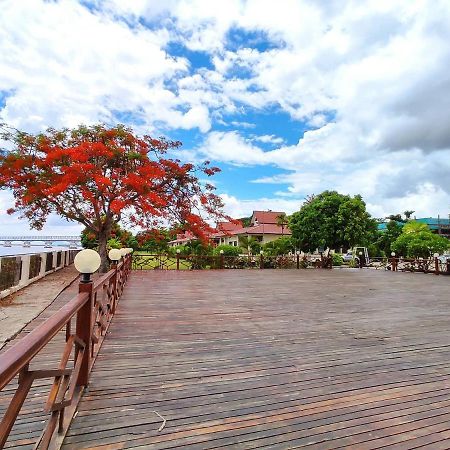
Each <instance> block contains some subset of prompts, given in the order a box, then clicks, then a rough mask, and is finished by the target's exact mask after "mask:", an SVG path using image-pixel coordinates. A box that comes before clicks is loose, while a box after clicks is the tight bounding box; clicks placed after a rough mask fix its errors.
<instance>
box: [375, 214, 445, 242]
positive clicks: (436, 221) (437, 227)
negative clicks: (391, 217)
mask: <svg viewBox="0 0 450 450" xmlns="http://www.w3.org/2000/svg"><path fill="white" fill-rule="evenodd" d="M413 220H414V221H415V222H420V223H424V224H426V225H428V228H429V229H430V230H431V231H433V233H436V234H440V235H442V236H445V237H447V238H449V239H450V219H441V218H440V217H437V218H436V217H422V218H419V219H413ZM397 224H398V225H400V226H401V227H402V226H403V225H405V223H404V222H397ZM386 227H387V222H384V223H379V224H378V230H379V231H385V230H386Z"/></svg>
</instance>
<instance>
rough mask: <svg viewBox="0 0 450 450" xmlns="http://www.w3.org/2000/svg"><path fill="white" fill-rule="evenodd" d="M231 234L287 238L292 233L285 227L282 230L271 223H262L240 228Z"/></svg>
mask: <svg viewBox="0 0 450 450" xmlns="http://www.w3.org/2000/svg"><path fill="white" fill-rule="evenodd" d="M232 234H234V235H236V234H283V235H287V236H289V235H291V234H292V233H291V230H290V229H289V228H288V227H287V226H285V227H284V228H283V229H282V228H281V227H280V226H279V225H275V224H273V223H262V224H259V225H255V226H254V227H247V228H241V229H240V230H236V231H234V232H233V233H232Z"/></svg>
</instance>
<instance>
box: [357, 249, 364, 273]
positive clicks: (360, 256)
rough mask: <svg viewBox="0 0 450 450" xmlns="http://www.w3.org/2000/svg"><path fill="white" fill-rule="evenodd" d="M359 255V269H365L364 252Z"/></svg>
mask: <svg viewBox="0 0 450 450" xmlns="http://www.w3.org/2000/svg"><path fill="white" fill-rule="evenodd" d="M358 255H359V268H360V269H362V268H363V267H364V261H363V252H358Z"/></svg>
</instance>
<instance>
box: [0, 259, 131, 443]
mask: <svg viewBox="0 0 450 450" xmlns="http://www.w3.org/2000/svg"><path fill="white" fill-rule="evenodd" d="M130 269H131V257H130V256H127V257H126V258H125V259H124V260H123V261H122V262H120V263H119V264H118V265H117V266H115V267H113V268H112V269H111V270H110V271H109V272H108V273H106V274H105V275H103V276H102V277H101V278H99V279H98V280H96V281H94V282H89V283H80V285H79V294H78V295H76V296H75V297H73V298H72V299H71V300H70V301H69V302H68V303H67V304H66V305H64V306H63V307H62V308H61V309H60V310H59V311H57V312H56V313H55V314H53V315H52V316H51V317H50V318H49V319H47V320H46V321H45V322H43V323H42V324H41V325H39V326H38V327H37V328H35V329H34V330H33V331H31V332H30V333H29V334H28V335H27V336H25V337H24V338H23V339H21V340H19V342H17V344H15V345H13V346H12V347H10V348H9V349H8V350H7V351H5V352H4V353H2V354H0V391H2V390H3V389H4V388H5V387H7V386H8V388H9V387H10V384H11V381H13V380H14V379H15V378H17V379H18V386H17V388H15V392H14V390H13V392H14V395H13V396H12V398H11V399H10V401H9V404H8V406H7V408H6V412H5V414H4V416H3V419H2V422H1V423H0V449H1V448H3V447H4V445H5V443H6V441H7V439H8V436H9V435H10V433H11V429H12V428H13V426H14V423H15V422H16V420H17V417H18V415H19V412H20V410H21V408H22V405H23V404H24V402H25V400H26V398H27V396H28V394H29V392H30V389H31V388H32V385H33V382H34V381H35V380H41V379H46V378H50V379H51V378H53V383H52V385H51V388H50V392H49V394H48V398H47V402H46V404H45V406H44V411H45V412H46V413H47V414H48V420H47V422H46V425H45V426H44V427H43V430H42V433H41V435H40V437H39V439H38V441H37V442H36V445H35V448H37V449H47V448H49V447H50V446H52V447H58V445H59V444H60V443H61V442H62V439H63V437H64V435H65V433H66V431H67V429H68V427H69V425H70V422H71V420H72V417H73V415H74V413H75V411H76V407H77V405H78V402H79V399H80V397H81V394H82V392H83V389H84V388H85V387H86V386H87V384H88V382H89V375H90V372H91V369H92V366H93V364H94V361H95V358H96V356H97V354H98V351H99V349H100V347H101V344H102V342H103V339H104V336H105V335H106V331H107V329H108V326H109V323H110V321H111V318H112V317H113V315H114V313H115V311H116V307H117V302H118V300H119V298H120V296H121V295H122V291H123V288H124V285H125V283H126V280H127V278H128V275H129V273H130ZM72 319H73V320H72ZM72 322H74V324H75V331H72ZM63 329H65V344H64V348H63V351H62V354H61V358H60V362H59V364H58V365H57V367H56V368H51V369H49V368H43V369H31V368H30V364H31V363H33V362H34V359H35V357H37V356H38V355H39V354H41V353H43V350H45V349H46V348H47V350H48V344H49V343H50V341H52V339H53V338H55V336H56V335H57V334H58V333H60V332H61V331H63ZM72 355H73V356H72ZM69 363H70V365H71V367H68V365H69ZM46 365H47V364H44V366H46Z"/></svg>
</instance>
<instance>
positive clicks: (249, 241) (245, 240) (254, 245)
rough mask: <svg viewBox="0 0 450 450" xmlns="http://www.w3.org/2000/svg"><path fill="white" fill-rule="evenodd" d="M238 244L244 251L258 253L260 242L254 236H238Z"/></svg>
mask: <svg viewBox="0 0 450 450" xmlns="http://www.w3.org/2000/svg"><path fill="white" fill-rule="evenodd" d="M239 246H240V248H242V249H243V250H244V251H245V253H253V254H256V253H259V251H260V250H261V244H260V243H259V242H258V240H257V239H256V238H255V237H254V236H239Z"/></svg>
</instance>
